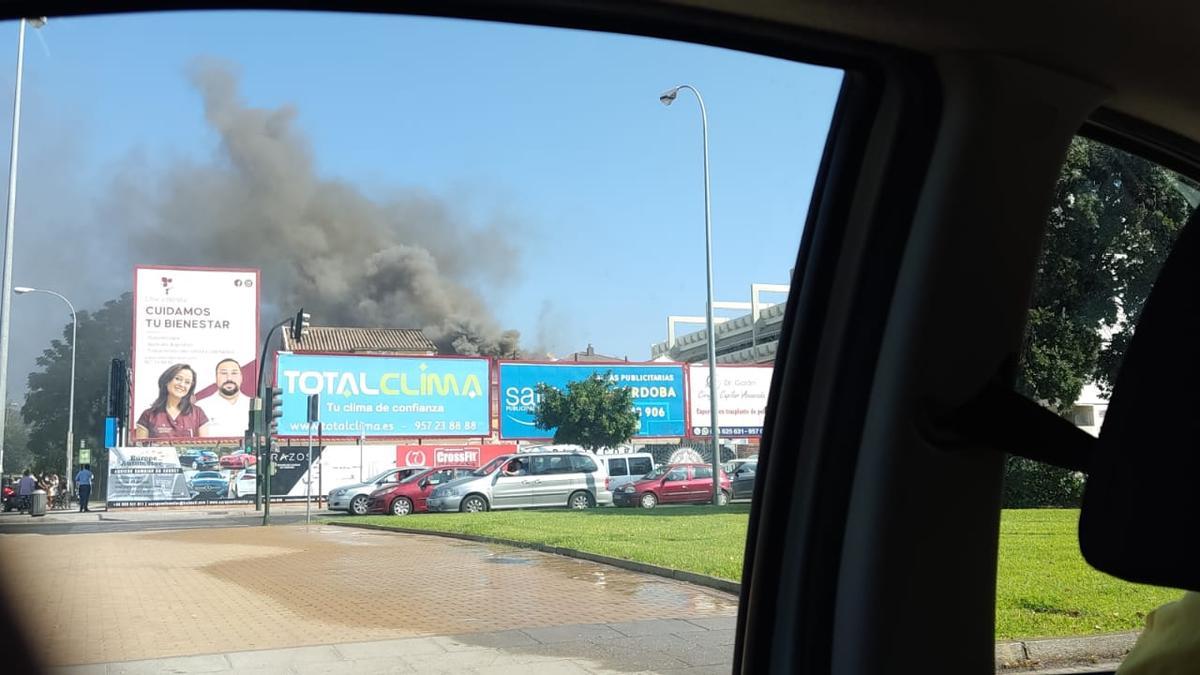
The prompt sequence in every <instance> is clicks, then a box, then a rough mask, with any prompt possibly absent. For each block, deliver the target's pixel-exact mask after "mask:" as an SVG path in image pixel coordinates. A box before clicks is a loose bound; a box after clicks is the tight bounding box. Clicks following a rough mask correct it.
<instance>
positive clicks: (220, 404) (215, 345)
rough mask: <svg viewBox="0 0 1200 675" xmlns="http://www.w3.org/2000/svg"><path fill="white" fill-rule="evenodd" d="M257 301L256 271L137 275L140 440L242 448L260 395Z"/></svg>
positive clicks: (136, 427) (136, 431)
mask: <svg viewBox="0 0 1200 675" xmlns="http://www.w3.org/2000/svg"><path fill="white" fill-rule="evenodd" d="M258 302H259V272H258V270H247V269H208V268H188V267H153V266H139V267H138V268H136V270H135V272H134V307H133V359H132V361H133V411H132V414H133V420H132V422H133V424H132V429H133V437H134V439H136V440H137V441H141V442H143V443H144V444H152V445H175V444H178V443H181V442H184V443H186V442H188V441H190V440H193V439H197V438H212V439H228V440H229V441H230V442H231V443H233V444H239V443H240V442H241V441H242V437H243V435H244V433H245V431H246V428H247V426H248V420H249V412H250V399H251V398H253V396H254V385H255V372H256V370H255V369H256V360H255V357H256V354H255V350H256V346H257V344H258Z"/></svg>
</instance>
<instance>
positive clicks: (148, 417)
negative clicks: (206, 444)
mask: <svg viewBox="0 0 1200 675" xmlns="http://www.w3.org/2000/svg"><path fill="white" fill-rule="evenodd" d="M194 393H196V371H194V370H192V367H191V366H189V365H187V364H186V363H176V364H175V365H173V366H171V367H170V368H167V369H166V370H164V371H163V374H162V375H160V376H159V377H158V398H157V399H155V400H154V404H153V405H151V406H150V407H149V408H146V409H145V410H143V411H142V414H141V415H140V416H138V420H137V428H136V430H135V432H134V434H135V436H136V437H137V438H191V437H196V436H207V435H208V416H207V415H205V414H204V411H203V410H201V409H200V406H197V405H192V394H194Z"/></svg>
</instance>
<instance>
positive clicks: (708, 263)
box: [676, 84, 721, 504]
mask: <svg viewBox="0 0 1200 675" xmlns="http://www.w3.org/2000/svg"><path fill="white" fill-rule="evenodd" d="M676 89H687V90H688V91H690V92H692V94H694V95H695V96H696V102H698V103H699V104H700V128H701V134H702V138H703V140H704V272H705V276H706V277H707V282H708V308H707V312H706V315H705V319H706V320H707V323H708V399H709V403H710V406H709V407H710V408H711V410H710V413H711V419H710V422H711V424H712V448H713V458H712V473H713V476H712V480H713V496H712V499H713V504H718V503H720V499H721V428H720V427H719V426H717V328H716V322H715V321H714V319H713V257H712V211H711V209H710V208H709V191H708V111H707V110H705V108H704V98H703V97H701V96H700V92H699V91H698V90H697V89H696V88H695V87H693V86H692V85H690V84H683V85H680V86H679V87H677V88H676Z"/></svg>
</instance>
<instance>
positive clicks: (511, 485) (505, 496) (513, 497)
mask: <svg viewBox="0 0 1200 675" xmlns="http://www.w3.org/2000/svg"><path fill="white" fill-rule="evenodd" d="M495 481H496V482H495V483H493V484H492V507H493V508H498V509H501V508H527V507H530V506H533V482H532V480H531V477H530V476H528V475H525V476H505V475H503V474H501V475H499V476H497V477H496V478H495Z"/></svg>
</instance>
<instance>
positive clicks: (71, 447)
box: [13, 286, 79, 485]
mask: <svg viewBox="0 0 1200 675" xmlns="http://www.w3.org/2000/svg"><path fill="white" fill-rule="evenodd" d="M13 293H16V294H17V295H24V294H26V293H45V294H46V295H53V296H54V297H56V298H58V299H59V300H62V301H63V302H65V303H67V308H68V309H70V310H71V389H70V394H68V396H69V399H70V400H69V401H68V402H67V475H66V479H67V480H68V481H70V480H72V478H71V469H72V464H73V463H74V462H73V461H72V460H74V459H75V346H76V342H75V337H76V335H77V334H78V329H79V322H78V320H76V318H75V305H72V304H71V301H70V300H68V299H67V298H66V297H65V296H63V294H62V293H55V292H54V291H49V290H46V289H44V288H30V287H28V286H17V287H16V288H14V289H13ZM67 484H68V485H70V484H71V483H69V482H68V483H67Z"/></svg>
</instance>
